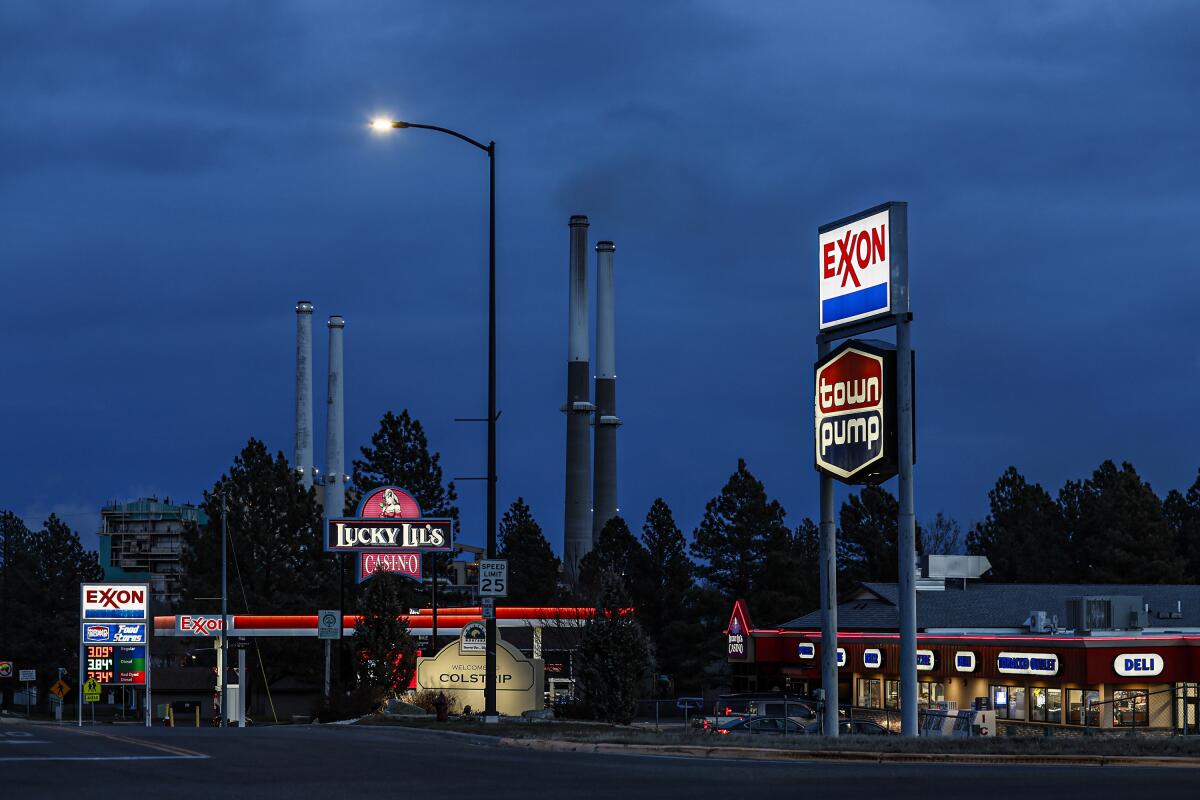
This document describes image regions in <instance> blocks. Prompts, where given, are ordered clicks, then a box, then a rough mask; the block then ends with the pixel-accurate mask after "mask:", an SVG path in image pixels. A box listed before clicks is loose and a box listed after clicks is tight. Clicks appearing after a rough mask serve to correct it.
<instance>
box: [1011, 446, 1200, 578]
mask: <svg viewBox="0 0 1200 800" xmlns="http://www.w3.org/2000/svg"><path fill="white" fill-rule="evenodd" d="M1059 506H1060V508H1061V509H1062V511H1063V517H1064V520H1065V524H1066V529H1067V532H1068V536H1069V540H1068V541H1069V547H1070V555H1071V560H1072V562H1073V563H1074V565H1075V579H1076V580H1078V581H1079V582H1081V583H1177V582H1179V581H1180V580H1181V579H1182V577H1183V566H1184V565H1183V563H1182V561H1181V560H1180V558H1179V554H1178V552H1177V551H1176V549H1175V541H1174V536H1173V535H1172V531H1171V528H1170V526H1169V525H1168V524H1167V520H1166V518H1165V517H1164V516H1163V505H1162V501H1160V500H1159V498H1158V496H1157V495H1155V494H1154V490H1153V489H1152V488H1151V487H1150V484H1148V483H1146V482H1145V481H1143V480H1142V479H1141V477H1140V476H1139V475H1138V474H1137V472H1136V471H1135V470H1134V468H1133V466H1132V465H1130V464H1129V463H1123V464H1122V465H1121V468H1120V469H1117V466H1116V465H1115V464H1114V463H1113V462H1112V461H1105V462H1104V463H1103V464H1101V465H1100V466H1099V467H1098V468H1097V469H1096V471H1095V472H1094V473H1092V477H1091V478H1088V479H1087V480H1086V481H1082V482H1079V481H1071V482H1069V483H1068V484H1067V485H1066V486H1064V487H1063V490H1062V492H1060V495H1059ZM1037 557H1039V556H1038V554H1037V553H1031V554H1030V558H1031V559H1032V558H1037Z"/></svg>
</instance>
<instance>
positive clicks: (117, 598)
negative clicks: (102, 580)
mask: <svg viewBox="0 0 1200 800" xmlns="http://www.w3.org/2000/svg"><path fill="white" fill-rule="evenodd" d="M84 600H85V601H86V603H87V604H88V605H89V606H99V607H100V608H114V609H119V608H123V607H125V606H129V605H134V604H138V605H142V604H145V602H146V590H145V589H128V588H125V587H121V586H110V587H102V588H99V589H88V590H87V591H86V592H85V593H84Z"/></svg>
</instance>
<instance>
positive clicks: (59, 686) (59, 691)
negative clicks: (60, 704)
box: [50, 678, 71, 700]
mask: <svg viewBox="0 0 1200 800" xmlns="http://www.w3.org/2000/svg"><path fill="white" fill-rule="evenodd" d="M69 691H71V687H70V686H68V685H67V682H66V681H64V680H63V679H61V678H59V679H58V680H57V681H55V682H54V685H53V686H51V687H50V693H51V694H53V695H54V696H55V697H57V698H58V699H59V700H62V699H63V698H64V697H66V696H67V692H69Z"/></svg>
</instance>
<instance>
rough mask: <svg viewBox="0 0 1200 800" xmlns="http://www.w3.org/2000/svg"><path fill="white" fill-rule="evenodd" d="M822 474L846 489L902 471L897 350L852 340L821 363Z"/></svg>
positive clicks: (817, 430) (818, 430)
mask: <svg viewBox="0 0 1200 800" xmlns="http://www.w3.org/2000/svg"><path fill="white" fill-rule="evenodd" d="M814 387H815V398H814V402H813V407H814V409H815V412H816V419H815V425H814V428H813V432H814V438H815V445H816V466H817V469H819V470H821V471H822V472H825V473H827V474H829V475H831V476H833V477H835V478H837V479H838V480H841V481H843V482H845V483H869V484H879V483H883V482H884V481H886V480H887V479H888V478H891V477H892V476H894V475H895V474H896V472H897V471H898V469H899V459H898V454H897V441H896V349H895V347H894V346H893V345H890V344H888V343H886V342H876V341H871V342H867V341H862V340H859V339H851V340H850V341H848V342H845V343H844V344H842V345H841V346H840V347H838V348H837V349H836V350H834V351H833V352H831V353H830V354H829V355H828V356H826V357H825V358H823V359H821V360H820V361H818V362H817V365H816V378H815V381H814Z"/></svg>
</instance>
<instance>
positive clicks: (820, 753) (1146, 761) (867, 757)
mask: <svg viewBox="0 0 1200 800" xmlns="http://www.w3.org/2000/svg"><path fill="white" fill-rule="evenodd" d="M499 743H500V745H501V746H503V747H520V748H525V749H527V750H548V751H555V752H566V753H603V754H608V755H659V756H690V757H693V758H742V759H758V760H769V761H842V762H859V763H874V764H946V763H952V764H996V765H999V764H1029V765H1043V766H1053V765H1074V766H1093V767H1193V768H1194V767H1200V758H1193V757H1190V756H1087V755H1078V756H1073V755H1007V754H1000V753H997V754H994V755H985V754H979V755H975V754H972V753H881V752H871V751H857V750H780V749H770V748H758V747H706V746H701V745H671V744H615V743H607V742H572V741H564V740H557V739H514V738H512V737H503V738H501V739H500V740H499Z"/></svg>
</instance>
